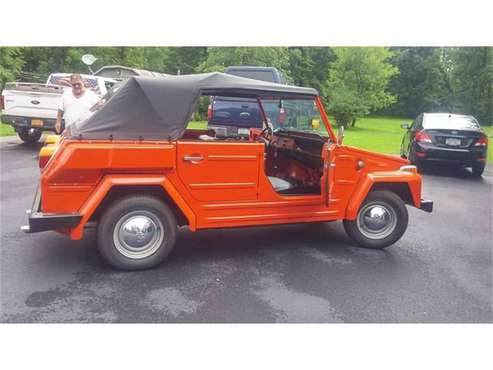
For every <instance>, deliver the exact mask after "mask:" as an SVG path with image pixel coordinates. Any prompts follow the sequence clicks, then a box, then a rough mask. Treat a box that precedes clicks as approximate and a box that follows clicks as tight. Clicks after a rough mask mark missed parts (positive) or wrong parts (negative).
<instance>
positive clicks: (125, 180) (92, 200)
mask: <svg viewBox="0 0 493 370" xmlns="http://www.w3.org/2000/svg"><path fill="white" fill-rule="evenodd" d="M125 185H131V186H152V185H157V186H161V187H163V189H164V190H165V191H166V192H167V194H168V195H169V196H170V197H171V199H173V201H174V202H175V204H176V205H177V206H178V207H179V208H180V209H181V211H182V212H183V214H184V215H185V217H186V218H187V221H188V223H189V227H190V230H192V231H194V230H195V229H196V220H195V214H194V213H193V211H192V209H191V208H190V207H189V206H188V204H187V203H186V202H185V200H184V199H183V198H182V197H181V195H180V194H179V193H178V191H177V190H176V189H175V187H174V185H173V184H172V183H171V181H169V179H167V178H166V177H165V176H162V175H158V176H153V175H139V176H137V175H132V176H131V177H129V176H126V175H108V176H105V177H104V178H103V180H102V181H101V182H100V183H99V185H98V186H97V187H96V189H95V190H94V192H93V193H92V194H91V195H90V196H89V198H88V200H87V201H86V202H85V203H84V204H83V205H82V207H81V209H80V210H79V214H81V215H82V219H81V220H80V222H79V224H78V225H77V226H76V227H74V228H73V229H71V230H70V238H71V239H74V240H78V239H81V238H82V236H83V231H84V226H85V225H86V224H87V222H88V221H89V219H90V218H91V216H92V215H93V214H94V212H95V211H96V209H97V208H98V206H99V205H100V204H101V202H102V201H103V199H104V198H105V197H106V195H107V194H108V192H109V191H110V189H111V188H112V187H114V186H125Z"/></svg>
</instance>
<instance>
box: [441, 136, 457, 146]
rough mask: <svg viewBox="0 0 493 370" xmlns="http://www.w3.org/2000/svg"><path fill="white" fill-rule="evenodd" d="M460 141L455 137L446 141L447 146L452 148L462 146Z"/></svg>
mask: <svg viewBox="0 0 493 370" xmlns="http://www.w3.org/2000/svg"><path fill="white" fill-rule="evenodd" d="M460 143H461V142H460V139H456V138H454V137H448V138H446V139H445V144H446V145H450V146H460Z"/></svg>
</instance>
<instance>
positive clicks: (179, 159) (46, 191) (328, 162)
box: [41, 99, 421, 239]
mask: <svg viewBox="0 0 493 370" xmlns="http://www.w3.org/2000/svg"><path fill="white" fill-rule="evenodd" d="M317 105H318V106H319V109H320V112H321V115H322V119H323V121H324V123H325V125H326V127H327V130H328V132H329V136H330V140H329V141H328V142H326V143H325V144H324V145H323V149H322V153H321V154H320V155H321V158H322V160H323V173H321V175H320V176H321V177H320V193H319V194H310V195H308V194H307V195H282V194H279V193H277V192H276V191H275V190H274V189H273V187H272V185H271V182H270V181H269V179H268V177H267V175H266V168H265V167H266V163H265V156H266V148H265V145H264V144H263V143H260V142H257V141H255V140H254V139H253V137H254V135H251V137H250V141H228V140H224V141H200V140H193V139H183V140H177V141H173V142H166V141H161V142H157V141H156V142H148V141H145V142H139V141H99V140H98V141H87V140H86V141H83V140H62V141H61V142H60V144H59V145H60V148H59V149H58V150H57V151H56V153H55V154H54V155H53V158H52V159H51V160H50V162H49V163H48V164H47V166H46V167H45V169H44V170H43V171H42V175H41V194H42V201H41V209H42V211H43V212H45V213H80V214H81V215H82V220H81V222H80V223H79V225H78V226H77V227H75V228H73V229H71V230H69V231H68V232H69V234H70V236H71V237H72V238H73V239H79V238H81V237H82V235H83V228H84V226H85V224H86V223H87V221H88V220H89V219H90V218H91V216H92V215H93V214H94V212H95V211H96V209H97V208H98V206H99V205H100V203H101V202H102V201H103V199H104V198H105V196H106V195H107V194H108V192H109V191H110V189H111V188H112V187H115V186H128V185H131V186H160V187H162V188H163V189H164V191H165V192H166V193H167V194H168V195H169V196H170V198H171V199H172V200H173V201H174V203H175V204H176V206H177V207H178V208H180V209H181V211H182V212H183V214H184V215H185V218H186V219H187V222H188V225H189V227H190V229H191V230H199V229H206V228H224V227H242V226H255V225H271V224H285V223H300V222H314V221H333V220H341V219H345V218H347V219H354V218H355V217H356V213H357V211H358V208H359V206H360V205H361V202H363V201H364V199H365V198H366V196H367V194H368V192H369V191H370V190H371V188H372V186H373V185H374V184H377V183H404V184H407V186H408V187H409V192H410V194H411V198H412V205H414V206H416V207H419V206H420V197H421V177H420V176H419V175H418V174H416V173H412V172H403V171H400V168H401V167H402V166H403V165H407V164H409V162H408V161H407V160H404V159H401V158H398V157H394V156H389V155H384V154H377V153H372V152H368V151H365V150H361V149H357V148H352V147H346V146H339V145H336V144H334V142H335V140H336V138H335V135H334V133H333V131H332V129H331V127H330V123H329V121H328V118H327V116H326V114H325V112H324V111H323V107H322V106H321V103H320V101H319V99H317ZM185 137H186V136H185Z"/></svg>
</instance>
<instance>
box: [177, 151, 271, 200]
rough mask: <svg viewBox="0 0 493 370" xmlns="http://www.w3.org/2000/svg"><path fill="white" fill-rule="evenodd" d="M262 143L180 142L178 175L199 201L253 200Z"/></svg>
mask: <svg viewBox="0 0 493 370" xmlns="http://www.w3.org/2000/svg"><path fill="white" fill-rule="evenodd" d="M261 145H262V144H260V143H238V142H204V141H179V142H178V145H177V147H178V151H177V165H176V168H177V171H178V176H179V178H180V180H181V181H182V182H183V184H184V185H185V186H186V188H187V190H188V192H189V193H190V194H191V196H192V197H193V198H194V199H196V200H198V201H201V202H213V201H232V200H235V201H238V200H256V199H257V197H258V181H259V164H260V160H261V155H262V148H261ZM262 160H263V159H262Z"/></svg>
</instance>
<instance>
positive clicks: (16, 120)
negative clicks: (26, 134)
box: [0, 115, 56, 132]
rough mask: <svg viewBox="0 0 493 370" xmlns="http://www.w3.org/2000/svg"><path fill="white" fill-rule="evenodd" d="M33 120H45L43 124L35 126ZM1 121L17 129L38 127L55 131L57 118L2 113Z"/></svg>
mask: <svg viewBox="0 0 493 370" xmlns="http://www.w3.org/2000/svg"><path fill="white" fill-rule="evenodd" d="M33 120H41V121H42V122H43V125H42V126H33V125H32V121H33ZM0 121H2V122H3V123H7V124H9V125H11V126H13V127H14V128H15V130H16V131H20V130H24V129H30V128H36V129H40V130H43V131H53V132H55V123H56V120H55V119H52V118H37V117H20V116H10V115H2V116H1V117H0Z"/></svg>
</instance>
